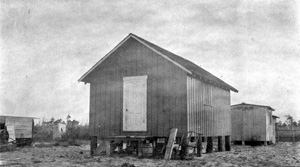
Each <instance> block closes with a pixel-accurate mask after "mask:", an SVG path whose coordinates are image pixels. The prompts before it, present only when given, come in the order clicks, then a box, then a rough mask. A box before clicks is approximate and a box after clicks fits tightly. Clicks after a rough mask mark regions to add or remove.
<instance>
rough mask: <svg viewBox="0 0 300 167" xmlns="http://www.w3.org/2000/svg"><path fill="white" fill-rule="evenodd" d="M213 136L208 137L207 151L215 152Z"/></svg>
mask: <svg viewBox="0 0 300 167" xmlns="http://www.w3.org/2000/svg"><path fill="white" fill-rule="evenodd" d="M213 148H214V145H213V138H212V137H207V146H206V153H212V152H213Z"/></svg>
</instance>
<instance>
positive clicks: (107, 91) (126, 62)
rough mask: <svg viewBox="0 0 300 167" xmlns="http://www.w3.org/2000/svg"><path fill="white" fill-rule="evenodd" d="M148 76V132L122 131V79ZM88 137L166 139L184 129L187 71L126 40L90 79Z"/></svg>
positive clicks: (130, 40) (185, 122) (185, 123)
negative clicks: (132, 136)
mask: <svg viewBox="0 0 300 167" xmlns="http://www.w3.org/2000/svg"><path fill="white" fill-rule="evenodd" d="M140 75H147V76H148V79H147V132H123V127H122V126H123V122H122V121H123V77H127V76H140ZM89 80H90V84H91V87H90V91H91V92H90V98H91V100H90V134H91V135H92V136H98V137H99V138H105V137H108V136H112V135H126V136H127V135H141V136H167V135H168V133H169V130H170V128H173V127H177V128H179V129H178V130H179V133H183V132H186V130H187V121H186V120H187V115H186V108H187V100H186V98H187V93H186V90H187V88H186V72H184V71H183V70H182V69H180V68H179V67H177V66H175V65H174V64H172V63H170V62H169V61H168V60H166V59H164V58H162V57H161V56H159V55H158V54H156V53H155V52H153V51H151V50H150V49H148V48H147V47H145V46H144V45H142V44H140V43H138V42H137V41H135V40H134V39H129V40H128V41H127V42H126V43H124V44H123V45H122V46H121V47H119V48H118V49H117V50H116V51H115V52H114V53H112V54H111V55H110V56H109V57H108V58H107V59H105V61H103V62H102V64H101V65H100V66H99V67H97V68H96V69H95V70H94V71H93V72H92V73H91V74H90V76H89Z"/></svg>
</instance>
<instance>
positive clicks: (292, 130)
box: [291, 117, 295, 143]
mask: <svg viewBox="0 0 300 167" xmlns="http://www.w3.org/2000/svg"><path fill="white" fill-rule="evenodd" d="M291 132H292V139H293V143H295V133H294V128H293V117H291Z"/></svg>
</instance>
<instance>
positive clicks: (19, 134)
mask: <svg viewBox="0 0 300 167" xmlns="http://www.w3.org/2000/svg"><path fill="white" fill-rule="evenodd" d="M34 119H35V118H33V117H19V116H0V124H1V129H3V130H4V129H5V130H7V131H8V133H9V141H10V140H16V142H17V144H20V145H24V144H31V143H32V134H33V126H34Z"/></svg>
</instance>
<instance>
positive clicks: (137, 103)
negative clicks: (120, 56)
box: [123, 76, 147, 131]
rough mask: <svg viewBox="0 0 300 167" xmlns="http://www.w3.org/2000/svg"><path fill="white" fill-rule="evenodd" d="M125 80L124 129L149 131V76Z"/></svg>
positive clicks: (126, 78)
mask: <svg viewBox="0 0 300 167" xmlns="http://www.w3.org/2000/svg"><path fill="white" fill-rule="evenodd" d="M123 80H124V90H123V96H124V97H123V131H147V76H133V77H124V78H123Z"/></svg>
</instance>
